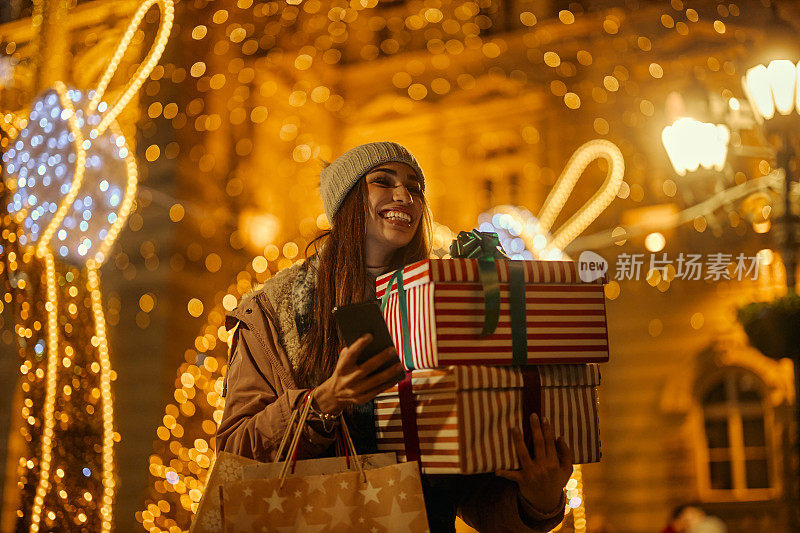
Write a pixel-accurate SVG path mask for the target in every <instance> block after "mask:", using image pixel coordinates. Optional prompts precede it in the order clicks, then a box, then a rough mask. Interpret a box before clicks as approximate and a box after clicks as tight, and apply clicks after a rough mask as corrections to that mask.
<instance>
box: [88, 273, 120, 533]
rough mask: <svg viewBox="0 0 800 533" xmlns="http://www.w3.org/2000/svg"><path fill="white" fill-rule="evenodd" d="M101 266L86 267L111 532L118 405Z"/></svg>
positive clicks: (106, 519) (104, 511)
mask: <svg viewBox="0 0 800 533" xmlns="http://www.w3.org/2000/svg"><path fill="white" fill-rule="evenodd" d="M99 267H100V265H99V264H98V263H97V262H96V261H95V260H93V259H90V260H89V262H88V263H87V265H86V270H87V273H88V280H89V281H88V290H89V294H90V295H91V299H92V314H93V315H94V324H95V336H94V338H93V339H92V344H93V345H94V346H96V347H97V351H98V354H99V359H100V397H101V399H102V407H103V472H102V479H103V497H102V502H103V503H102V506H101V507H100V518H101V520H102V531H103V532H104V533H105V532H107V531H111V517H112V512H111V511H112V505H113V502H114V404H113V400H112V398H111V362H110V360H109V358H108V339H107V338H106V319H105V314H104V313H103V296H102V294H101V292H100V274H99V273H98V271H97V269H98V268H99Z"/></svg>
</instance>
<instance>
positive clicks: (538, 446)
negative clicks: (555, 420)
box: [531, 413, 547, 466]
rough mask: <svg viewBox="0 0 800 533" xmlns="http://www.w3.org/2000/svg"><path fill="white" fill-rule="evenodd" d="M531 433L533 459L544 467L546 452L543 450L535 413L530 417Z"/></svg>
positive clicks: (543, 446)
mask: <svg viewBox="0 0 800 533" xmlns="http://www.w3.org/2000/svg"><path fill="white" fill-rule="evenodd" d="M531 433H532V434H533V459H534V461H536V462H537V463H539V464H540V465H541V466H544V462H545V459H546V458H547V450H546V449H545V444H544V435H543V434H542V426H541V425H540V424H539V415H537V414H536V413H533V414H532V415H531Z"/></svg>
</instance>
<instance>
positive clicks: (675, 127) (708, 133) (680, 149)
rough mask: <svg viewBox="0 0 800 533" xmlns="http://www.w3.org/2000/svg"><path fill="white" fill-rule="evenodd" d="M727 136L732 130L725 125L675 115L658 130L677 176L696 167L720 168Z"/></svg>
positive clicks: (723, 162) (725, 151)
mask: <svg viewBox="0 0 800 533" xmlns="http://www.w3.org/2000/svg"><path fill="white" fill-rule="evenodd" d="M730 140H731V132H730V130H729V129H728V127H727V126H725V125H723V124H709V123H707V122H700V121H697V120H695V119H693V118H688V117H683V118H679V119H677V120H676V121H675V122H673V123H672V125H671V126H667V127H666V128H664V130H663V131H662V132H661V142H662V143H663V144H664V148H665V149H666V151H667V155H668V156H669V160H670V162H671V163H672V167H673V168H674V169H675V172H677V173H678V175H679V176H685V175H686V173H687V172H694V171H696V170H697V169H698V168H699V167H703V168H705V169H714V170H718V171H719V170H722V168H723V167H724V166H725V159H726V158H727V157H728V143H729V142H730Z"/></svg>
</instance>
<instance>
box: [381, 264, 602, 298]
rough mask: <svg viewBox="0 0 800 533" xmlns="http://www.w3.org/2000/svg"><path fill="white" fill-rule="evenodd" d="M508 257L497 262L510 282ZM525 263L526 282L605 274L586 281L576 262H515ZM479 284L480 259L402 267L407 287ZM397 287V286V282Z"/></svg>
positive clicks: (385, 276) (501, 277)
mask: <svg viewBox="0 0 800 533" xmlns="http://www.w3.org/2000/svg"><path fill="white" fill-rule="evenodd" d="M509 262H510V261H508V260H504V259H498V260H496V261H495V262H494V264H495V267H496V268H497V276H498V279H499V281H500V283H508V279H509ZM515 262H518V263H522V264H523V266H524V271H525V283H570V284H572V283H588V284H598V285H602V284H604V283H605V282H606V279H605V277H601V278H598V279H596V280H594V281H591V282H584V281H583V280H581V278H580V276H579V274H578V267H577V263H575V262H573V261H515ZM393 275H394V272H390V273H387V274H383V275H381V276H378V279H377V280H375V288H376V294H377V297H378V299H380V298H382V297H383V295H384V294H385V292H386V286H387V285H388V284H389V279H391V277H392V276H393ZM431 282H434V283H456V282H459V283H480V274H479V269H478V260H477V259H423V260H422V261H417V262H416V263H411V264H410V265H406V266H405V267H403V287H404V288H406V289H408V288H411V287H416V286H417V285H423V284H425V283H431ZM395 287H396V285H395Z"/></svg>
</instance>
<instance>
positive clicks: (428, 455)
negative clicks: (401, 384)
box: [375, 365, 600, 474]
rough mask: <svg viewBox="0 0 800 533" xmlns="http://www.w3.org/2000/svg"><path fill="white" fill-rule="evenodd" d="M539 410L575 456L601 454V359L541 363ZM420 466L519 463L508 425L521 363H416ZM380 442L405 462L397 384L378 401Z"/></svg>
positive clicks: (516, 414) (450, 468) (448, 470)
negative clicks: (424, 366) (421, 365)
mask: <svg viewBox="0 0 800 533" xmlns="http://www.w3.org/2000/svg"><path fill="white" fill-rule="evenodd" d="M537 368H538V371H539V378H540V379H539V382H540V386H541V387H540V394H541V401H540V406H541V413H540V416H542V417H548V418H549V419H550V420H551V422H552V424H553V427H554V430H555V433H556V436H558V435H563V436H564V439H565V440H566V441H567V444H569V446H570V448H572V450H573V451H574V454H575V463H576V464H580V463H592V462H598V461H600V432H599V425H598V414H597V386H598V385H599V383H600V371H599V369H598V365H541V366H538V367H537ZM411 376H412V378H411V379H412V388H413V392H414V398H415V400H416V403H417V405H416V412H417V428H418V435H419V446H420V466H421V468H422V471H423V472H425V473H427V474H474V473H480V472H494V471H496V470H500V469H512V470H513V469H516V468H519V462H518V458H517V454H516V451H515V450H514V446H513V444H512V442H511V438H510V430H511V428H512V427H521V426H522V416H523V409H522V395H523V374H522V371H521V370H520V369H516V368H502V367H492V366H450V367H447V368H434V369H422V370H414V371H413V372H412V374H411ZM375 418H376V427H377V432H378V449H379V450H381V451H389V452H391V451H394V452H397V457H398V460H399V461H401V462H402V461H405V460H406V456H405V445H404V440H403V428H402V419H401V414H400V402H399V399H398V393H397V387H396V386H395V387H393V388H392V389H390V390H389V391H387V392H385V393H383V394H379V395H378V396H377V398H376V400H375Z"/></svg>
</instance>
